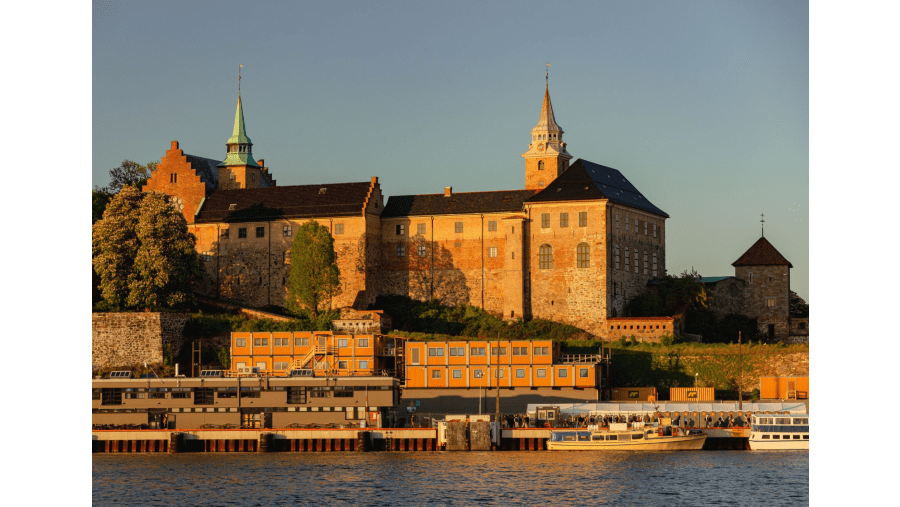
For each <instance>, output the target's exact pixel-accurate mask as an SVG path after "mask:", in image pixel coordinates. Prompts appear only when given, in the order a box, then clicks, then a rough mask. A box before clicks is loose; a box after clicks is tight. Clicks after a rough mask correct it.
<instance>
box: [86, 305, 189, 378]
mask: <svg viewBox="0 0 900 507" xmlns="http://www.w3.org/2000/svg"><path fill="white" fill-rule="evenodd" d="M188 319H190V315H186V314H181V313H92V314H91V328H92V342H91V364H92V369H95V368H99V367H102V366H125V365H132V364H141V363H144V362H147V363H161V362H162V361H163V354H164V351H165V348H166V346H167V345H168V346H171V348H172V352H173V354H174V355H177V354H178V352H179V351H180V350H181V345H182V342H183V336H182V331H183V330H184V325H185V324H186V323H187V321H188Z"/></svg>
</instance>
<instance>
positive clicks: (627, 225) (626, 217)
mask: <svg viewBox="0 0 900 507" xmlns="http://www.w3.org/2000/svg"><path fill="white" fill-rule="evenodd" d="M629 227H630V226H629V224H628V215H625V230H626V231H627V230H629Z"/></svg>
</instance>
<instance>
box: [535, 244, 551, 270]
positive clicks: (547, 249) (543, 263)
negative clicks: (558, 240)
mask: <svg viewBox="0 0 900 507" xmlns="http://www.w3.org/2000/svg"><path fill="white" fill-rule="evenodd" d="M538 256H539V257H538V260H539V266H540V268H541V269H553V247H551V246H550V245H541V248H540V250H539V251H538Z"/></svg>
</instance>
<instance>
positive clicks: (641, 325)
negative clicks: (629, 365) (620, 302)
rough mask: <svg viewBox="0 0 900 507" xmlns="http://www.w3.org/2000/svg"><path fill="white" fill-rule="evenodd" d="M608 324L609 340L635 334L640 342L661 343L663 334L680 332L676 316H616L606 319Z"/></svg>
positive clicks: (607, 336)
mask: <svg viewBox="0 0 900 507" xmlns="http://www.w3.org/2000/svg"><path fill="white" fill-rule="evenodd" d="M606 324H607V327H608V328H609V329H608V330H607V335H606V338H607V339H609V340H618V339H620V338H622V337H624V338H629V339H630V338H631V337H632V336H634V337H635V339H636V340H637V341H638V343H644V342H653V343H659V339H660V338H661V337H663V336H666V335H669V336H675V335H676V334H679V332H678V329H677V328H676V319H675V318H674V317H616V318H611V319H606Z"/></svg>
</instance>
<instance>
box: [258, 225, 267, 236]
mask: <svg viewBox="0 0 900 507" xmlns="http://www.w3.org/2000/svg"><path fill="white" fill-rule="evenodd" d="M256 237H257V238H264V237H266V228H265V227H257V228H256Z"/></svg>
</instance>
